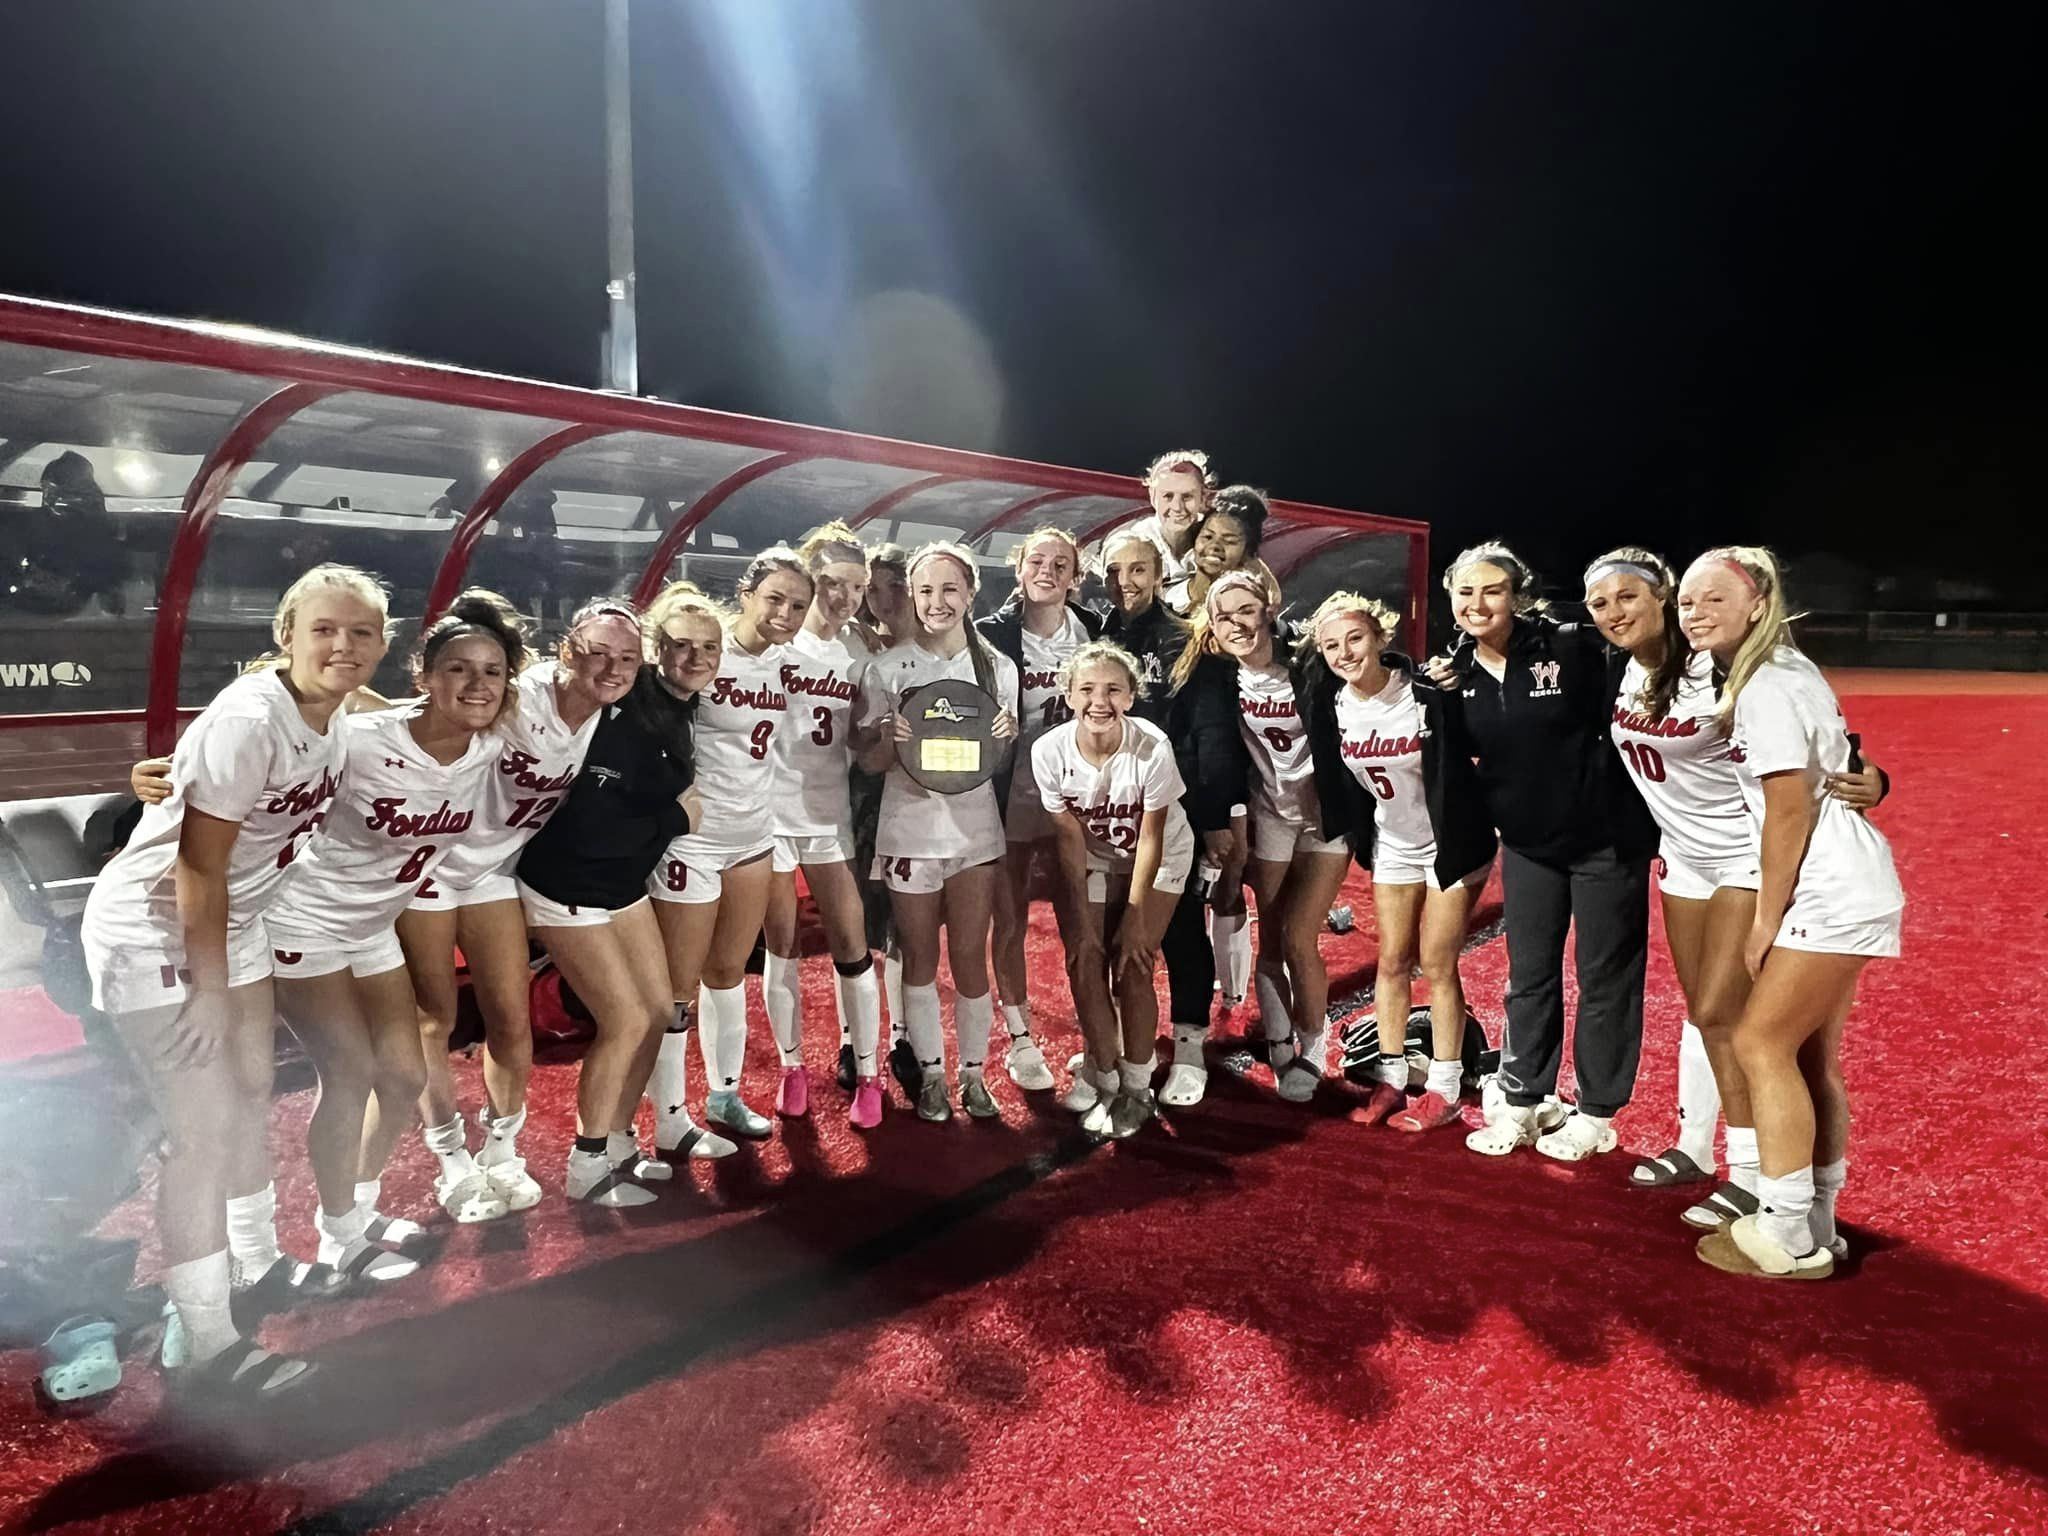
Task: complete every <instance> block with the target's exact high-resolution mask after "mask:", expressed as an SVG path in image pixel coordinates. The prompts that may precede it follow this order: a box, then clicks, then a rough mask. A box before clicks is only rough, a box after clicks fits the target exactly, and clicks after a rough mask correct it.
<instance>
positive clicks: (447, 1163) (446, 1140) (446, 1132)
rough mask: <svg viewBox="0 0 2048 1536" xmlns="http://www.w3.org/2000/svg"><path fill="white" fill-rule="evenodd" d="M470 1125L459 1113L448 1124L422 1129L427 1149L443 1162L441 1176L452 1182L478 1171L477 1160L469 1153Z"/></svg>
mask: <svg viewBox="0 0 2048 1536" xmlns="http://www.w3.org/2000/svg"><path fill="white" fill-rule="evenodd" d="M468 1132H469V1127H468V1126H466V1125H464V1124H463V1123H462V1116H460V1115H457V1116H456V1117H455V1118H454V1119H453V1120H450V1121H449V1122H448V1123H447V1124H446V1125H429V1126H424V1127H422V1128H421V1130H420V1134H421V1135H422V1136H424V1137H425V1138H426V1142H427V1150H428V1151H429V1152H431V1153H433V1154H434V1156H435V1157H436V1158H438V1159H439V1160H440V1163H441V1176H442V1177H443V1178H445V1179H446V1180H447V1181H448V1182H449V1183H450V1184H459V1183H460V1182H461V1181H462V1180H464V1179H466V1178H469V1177H471V1176H472V1175H474V1174H475V1173H476V1160H475V1159H474V1158H472V1157H471V1156H470V1155H469V1140H468Z"/></svg>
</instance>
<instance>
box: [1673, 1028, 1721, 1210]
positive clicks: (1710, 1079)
mask: <svg viewBox="0 0 2048 1536" xmlns="http://www.w3.org/2000/svg"><path fill="white" fill-rule="evenodd" d="M1720 1118H1721V1090H1720V1087H1719V1086H1718V1085H1717V1084H1716V1083H1715V1082H1714V1064H1713V1062H1711V1061H1709V1060H1708V1059H1707V1041H1706V1037H1705V1036H1704V1035H1702V1034H1701V1033H1700V1030H1699V1026H1698V1025H1697V1024H1695V1023H1693V1021H1692V1020H1691V1019H1687V1020H1686V1021H1685V1024H1684V1027H1683V1028H1681V1029H1680V1030H1679V1032H1678V1150H1679V1151H1681V1152H1683V1153H1684V1154H1685V1155H1686V1156H1687V1157H1689V1158H1691V1159H1692V1160H1693V1161H1694V1162H1695V1163H1698V1164H1699V1165H1700V1167H1702V1168H1704V1169H1706V1171H1707V1172H1709V1173H1712V1172H1713V1171H1714V1122H1715V1121H1716V1120H1718V1119H1720Z"/></svg>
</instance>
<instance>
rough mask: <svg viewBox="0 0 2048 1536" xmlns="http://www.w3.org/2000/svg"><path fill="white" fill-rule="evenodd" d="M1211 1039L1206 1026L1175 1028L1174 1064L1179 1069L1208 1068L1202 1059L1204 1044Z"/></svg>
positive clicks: (1189, 1025) (1179, 1026) (1178, 1026)
mask: <svg viewBox="0 0 2048 1536" xmlns="http://www.w3.org/2000/svg"><path fill="white" fill-rule="evenodd" d="M1208 1038H1209V1026H1208V1025H1206V1024H1176V1025H1174V1026H1173V1063H1174V1065H1175V1066H1177V1067H1206V1066H1207V1065H1208V1063H1207V1062H1205V1061H1204V1060H1203V1058H1202V1043H1203V1042H1204V1041H1205V1040H1207V1039H1208Z"/></svg>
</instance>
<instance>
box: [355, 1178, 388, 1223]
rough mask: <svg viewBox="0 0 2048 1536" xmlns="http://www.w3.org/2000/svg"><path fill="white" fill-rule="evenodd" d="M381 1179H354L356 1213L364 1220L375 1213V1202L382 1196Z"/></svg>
mask: <svg viewBox="0 0 2048 1536" xmlns="http://www.w3.org/2000/svg"><path fill="white" fill-rule="evenodd" d="M383 1195H384V1181H383V1180H382V1179H358V1180H357V1181H356V1213H357V1214H358V1215H360V1216H361V1217H362V1218H363V1220H364V1221H365V1222H367V1221H369V1220H370V1219H371V1218H372V1217H374V1216H375V1215H376V1214H377V1202H378V1201H379V1200H380V1199H382V1198H383Z"/></svg>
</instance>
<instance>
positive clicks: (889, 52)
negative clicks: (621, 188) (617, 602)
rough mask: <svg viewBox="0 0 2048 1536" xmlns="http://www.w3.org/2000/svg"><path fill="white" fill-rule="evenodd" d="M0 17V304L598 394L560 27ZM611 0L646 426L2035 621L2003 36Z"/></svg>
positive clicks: (430, 7) (2026, 159)
mask: <svg viewBox="0 0 2048 1536" xmlns="http://www.w3.org/2000/svg"><path fill="white" fill-rule="evenodd" d="M10 11H11V12H12V14H11V15H10V16H9V18H8V21H7V24H6V39H7V46H6V49H5V55H6V59H7V64H8V67H7V69H6V70H5V86H4V90H0V132H4V135H5V143H6V145H7V149H6V151H5V152H4V155H0V209H4V210H5V212H4V218H0V289H4V290H7V291H13V292H20V293H27V294H34V295H41V296H47V297H54V298H66V299H74V300H80V301H84V302H90V303H97V304H106V305H111V306H115V307H120V308H130V309H138V310H145V311H156V312H161V313H166V314H172V315H196V316H206V317H211V318H220V319H234V320H242V321H247V322H251V323H256V324H263V325H269V326H274V327H278V328H280V329H284V330H289V331H296V332H301V333H305V334H310V335H313V336H319V337H325V338H330V339H334V340H340V341H347V342H354V343H359V344H363V345H369V346H375V347H381V348H388V349H392V350H397V351H402V352H409V353H415V354H420V355H424V356H429V357H434V358H440V359H446V360H450V361H455V362H461V363H467V364H473V365H477V366H482V367H487V368H493V369H499V370H504V371H509V372H514V373H522V374H531V375H536V376H539V377H544V378H552V379H560V380H564V381H568V382H573V383H581V384H591V383H596V382H597V372H598V367H599V353H598V336H599V331H600V327H601V325H602V322H603V312H604V300H603V292H602V288H603V282H604V278H605V275H606V273H605V246H604V204H603V118H602V97H601V76H600V70H601V39H602V13H601V7H600V6H599V5H598V4H597V3H595V0H587V3H579V0H489V3H481V0H432V3H423V0H403V3H394V0H355V3H350V4H347V5H331V6H317V7H316V6H305V5H278V4H275V3H274V0H264V3H232V4H231V3H207V0H195V3H191V4H183V5H176V6H172V5H164V4H161V3H127V0H124V3H114V0H96V3H92V4H78V5H61V6H60V5H48V4H45V5H37V6H26V5H23V6H15V7H10ZM635 12H636V25H635V38H634V45H635V68H636V79H635V135H636V139H635V152H636V158H637V173H638V174H637V195H638V200H639V249H638V268H639V273H640V305H641V326H642V347H641V358H642V387H643V388H644V389H645V390H647V391H649V392H651V393H656V394H660V395H662V396H663V397H664V398H669V399H679V400H686V401H689V402H691V403H694V404H700V405H709V406H716V407H722V408H728V409H735V410H744V411H752V412H758V413H761V414H765V415H771V416H780V417H787V418H793V419H797V420H808V421H820V422H825V423H829V424H834V425H844V426H849V427H855V428H860V429H863V430H871V431H881V432H887V433H891V434H894V435H899V436H906V437H912V438H928V439H932V440H936V441H943V442H948V443H953V444H957V445H959V446H964V447H973V448H986V449H991V450H996V451H1000V452H1005V453H1012V454H1018V455H1022V456H1026V457H1032V458H1044V459H1051V460H1055V461H1059V462H1066V463H1074V464H1081V465H1087V466H1091V467H1099V468H1108V469H1114V470H1124V471H1136V470H1137V469H1139V468H1140V467H1141V466H1142V465H1143V463H1144V462H1145V460H1146V459H1147V458H1148V457H1149V456H1150V455H1151V454H1152V453H1153V452H1154V451H1156V450H1159V449H1163V448H1168V447H1179V446H1189V445H1201V446H1205V447H1208V448H1210V449H1211V450H1212V451H1213V452H1214V453H1215V454H1216V455H1217V456H1218V457H1219V459H1220V461H1221V465H1222V468H1223V470H1224V473H1225V474H1226V476H1227V477H1229V478H1243V479H1250V480H1252V481H1254V482H1256V483H1260V484H1263V485H1267V486H1270V487H1272V488H1273V489H1274V490H1275V491H1276V492H1277V493H1279V494H1283V495H1288V496H1293V497H1298V498H1301V499H1304V500H1312V501H1322V502H1328V503H1332V504H1336V505H1340V506H1350V507H1360V508H1366V509H1369V510H1373V511H1380V512H1386V513H1391V514H1396V515H1401V516H1409V517H1419V518H1424V519H1427V520H1429V521H1430V522H1431V523H1432V524H1434V525H1435V529H1436V535H1435V536H1436V540H1437V548H1438V550H1439V551H1440V552H1447V551H1448V550H1449V549H1450V548H1451V547H1454V546H1455V545H1456V544H1457V543H1460V542H1465V541H1468V540H1469V539H1470V538H1472V537H1475V536H1478V535H1481V534H1488V533H1501V534H1505V535H1507V536H1509V537H1511V538H1513V539H1515V540H1516V541H1517V542H1519V543H1520V544H1522V545H1524V546H1525V552H1526V553H1527V554H1529V555H1530V556H1532V557H1533V558H1534V559H1535V561H1536V562H1537V564H1538V565H1539V566H1541V567H1544V568H1546V569H1548V570H1549V571H1550V572H1552V573H1553V574H1554V575H1555V576H1556V577H1557V578H1558V579H1559V580H1558V584H1559V585H1560V586H1564V587H1569V586H1570V585H1571V584H1572V579H1573V576H1574V574H1575V573H1576V571H1577V569H1578V568H1579V565H1580V564H1581V563H1582V562H1583V561H1584V559H1585V558H1586V557H1587V556H1589V555H1590V554H1593V553H1596V552H1597V551H1598V550H1599V549H1601V548H1604V547H1606V546H1607V545H1608V544H1611V543H1613V542H1616V541H1618V540H1621V539H1623V538H1635V539H1642V540H1645V541H1646V542H1649V543H1651V544H1653V545H1656V546H1660V547H1662V548H1664V549H1665V550H1667V551H1668V552H1669V553H1671V554H1672V555H1674V556H1677V557H1681V558H1682V557H1684V556H1687V555H1689V554H1690V553H1692V552H1693V551H1695V550H1696V549H1697V548H1699V547H1700V546H1702V545H1704V544H1705V543H1708V542H1710V541H1720V540H1727V539H1736V538H1741V539H1750V538H1762V539H1768V540H1769V541H1771V542H1773V543H1775V544H1777V545H1778V546H1780V547H1781V548H1782V549H1784V550H1786V551H1789V552H1793V553H1795V554H1804V553H1810V552H1813V551H1818V550H1824V549H1831V548H1832V549H1835V550H1839V551H1841V552H1842V553H1845V554H1848V555H1850V556H1851V557H1852V558H1855V559H1857V560H1860V561H1862V562H1864V563H1866V564H1868V565H1869V566H1871V567H1872V568H1874V569H1875V570H1877V571H1879V572H1883V573H1888V574H1889V575H1891V576H1892V577H1894V578H1895V579H1896V580H1897V582H1898V585H1896V586H1894V587H1891V588H1888V589H1885V591H1886V593H1887V594H1888V595H1887V605H1888V606H1899V607H1906V606H1915V600H1916V599H1918V598H1919V597H1921V596H1923V595H1924V596H1926V597H1928V598H1930V599H1931V598H1932V596H1933V595H1934V594H1933V592H1932V590H1931V588H1929V587H1928V583H1929V581H1930V580H1931V578H1932V577H1934V576H1946V577H1949V578H1952V579H1953V578H1967V577H1975V578H1977V579H1978V580H1979V581H1980V582H1982V583H1984V584H1985V585H1986V586H1987V587H1988V588H1989V589H1990V590H1988V591H1987V592H1986V593H1985V594H1984V600H1986V601H1993V600H1995V601H1998V602H2001V603H2004V604H2007V605H2010V606H2022V607H2030V608H2031V607H2038V606H2040V603H2039V596H2038V584H2037V581H2036V579H2035V576H2034V572H2033V570H2032V569H2031V568H2030V567H2031V565H2032V563H2033V562H2035V561H2037V560H2038V559H2039V558H2041V557H2042V556H2044V555H2048V534H2044V530H2043V521H2044V520H2043V518H2042V517H2041V516H2040V512H2041V509H2042V506H2043V502H2044V496H2043V492H2044V489H2048V486H2044V481H2048V475H2044V472H2043V468H2042V462H2043V444H2044V441H2048V436H2044V432H2043V419H2044V406H2048V398H2044V397H2048V387H2044V383H2043V368H2042V362H2041V358H2042V354H2041V351H2040V347H2039V337H2040V335H2041V332H2042V327H2041V325H2040V321H2041V319H2042V315H2041V299H2040V294H2041V291H2042V286H2043V282H2044V280H2048V260H2044V258H2048V250H2044V247H2043V241H2042V238H2041V236H2040V233H2039V228H2040V214H2039V210H2038V207H2036V206H2034V205H2037V204H2038V203H2039V201H2040V199H2041V193H2042V186H2043V178H2042V159H2041V156H2040V154H2039V153H2038V140H2039V137H2040V135H2039V127H2038V109H2029V108H2027V107H2026V106H2025V102H2026V101H2027V100H2029V99H2034V98H2036V97H2038V95H2039V94H2040V91H2039V82H2038V78H2037V76H2038V65H2039V60H2040V58H2041V57H2042V49H2041V43H2042V38H2041V37H2040V35H2039V27H2038V25H2037V24H2036V23H2034V22H2032V21H2031V20H2025V19H2023V17H2024V16H2025V15H2027V14H2029V13H2032V14H2038V11H2037V8H2032V7H2028V8H2021V7H2017V6H2006V7H1998V8H1992V7H1986V8H1982V9H1981V10H1972V9H1971V8H1967V7H1963V8H1957V7H1949V8H1944V9H1942V10H1941V11H1940V12H1939V13H1937V11H1936V10H1935V9H1934V8H1919V9H1917V10H1914V11H1911V12H1908V11H1904V10H1900V11H1897V12H1887V11H1886V10H1884V9H1883V8H1881V7H1871V6H1865V5H1844V6H1808V5H1804V4H1790V5H1785V4H1778V5H1739V6H1728V5H1714V6H1709V5H1704V4H1701V5H1680V4H1676V3H1670V0H1654V3H1644V0H1630V3H1616V4H1611V5H1600V6H1593V5H1570V4H1549V3H1546V4H1541V5H1522V6H1516V5H1511V4H1475V3H1458V4H1450V3H1441V0H1438V3H1418V4H1409V3H1402V4H1385V3H1364V0H1358V3H1349V4H1341V5H1340V4H1320V3H1316V4H1311V3H1307V0H1269V3H1264V4H1257V3H1251V0H1177V3H1167V0H866V3H852V0H842V3H828V0H719V3H712V0H636V5H635ZM316 13H317V14H316ZM1796 595H1797V589H1796V583H1795V596H1796ZM1945 595H1946V596H1948V597H1957V596H1961V595H1963V594H1962V593H1961V591H1960V590H1959V589H1954V588H1949V589H1945Z"/></svg>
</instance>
